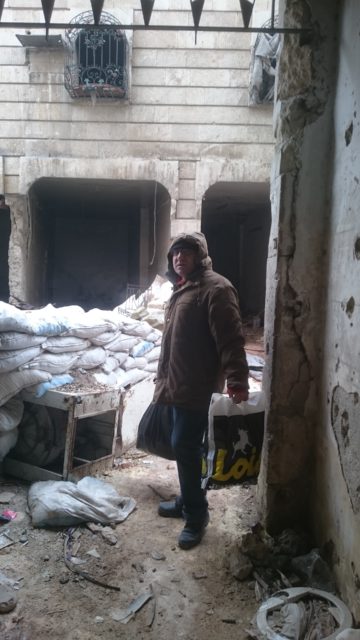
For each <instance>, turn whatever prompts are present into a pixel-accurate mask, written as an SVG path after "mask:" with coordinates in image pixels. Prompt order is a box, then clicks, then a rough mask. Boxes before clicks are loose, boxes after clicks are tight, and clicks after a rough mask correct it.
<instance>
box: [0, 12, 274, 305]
mask: <svg viewBox="0 0 360 640" xmlns="http://www.w3.org/2000/svg"><path fill="white" fill-rule="evenodd" d="M270 4H271V3H270V1H269V0H262V2H259V10H261V11H262V13H260V14H259V16H258V19H266V17H267V18H268V17H269V15H270V14H269V11H268V10H269V9H270ZM70 7H71V8H70ZM90 8H91V5H90V2H85V1H84V2H81V3H79V4H78V5H77V6H74V4H73V3H70V2H67V1H66V0H59V2H57V3H56V5H55V8H54V11H53V17H52V21H53V22H68V21H69V20H70V19H71V18H73V17H74V16H75V15H77V14H79V13H81V12H83V11H87V10H89V9H90ZM104 10H105V11H107V12H109V13H111V14H113V15H114V16H115V17H117V18H118V19H119V20H120V21H121V22H122V23H125V24H131V23H133V22H134V23H140V24H143V16H142V13H141V11H140V3H139V2H137V1H135V0H125V1H124V2H122V3H121V7H119V3H118V2H116V1H115V0H109V1H108V2H106V3H105V6H104ZM2 20H3V21H10V20H14V21H19V22H20V21H25V20H28V21H38V22H41V21H43V14H42V9H41V5H39V4H38V3H35V2H33V1H32V0H29V1H27V2H26V8H25V5H24V3H23V1H22V0H9V1H8V2H7V3H6V7H5V8H4V11H3V16H2ZM151 23H152V24H154V25H156V24H183V25H187V24H190V25H191V24H193V22H192V15H191V10H190V4H189V2H188V0H171V1H170V0H157V2H156V3H155V6H154V11H153V14H152V18H151ZM201 23H202V24H204V25H221V24H224V25H239V26H241V25H242V19H241V14H240V11H239V2H238V0H223V2H221V3H218V2H215V1H213V0H207V2H206V3H205V7H204V11H203V15H202V18H201ZM16 32H18V33H24V30H21V29H14V30H13V31H11V30H5V29H2V30H1V40H0V122H1V127H0V156H2V158H3V163H2V164H1V166H2V167H3V170H2V171H0V180H1V181H2V183H3V191H5V193H6V194H7V200H8V203H9V204H10V205H11V207H12V213H13V217H18V216H22V215H23V209H24V208H25V207H26V202H25V196H26V194H27V192H28V190H29V188H30V187H31V185H32V184H33V183H34V182H35V181H36V180H38V179H39V178H41V177H44V176H45V177H53V176H56V177H59V178H61V177H68V176H69V175H72V173H73V172H75V174H76V177H80V178H82V177H86V178H90V179H91V178H92V177H93V176H96V177H99V176H100V177H103V178H108V177H111V178H115V177H116V178H118V179H128V178H129V175H131V179H134V180H137V179H143V176H144V173H145V174H146V175H147V176H148V177H149V179H155V180H158V181H159V182H160V184H163V185H164V186H165V188H166V189H167V190H168V191H169V193H170V196H171V199H172V208H171V221H172V228H171V233H173V234H174V233H177V232H178V231H179V230H186V229H196V228H197V229H198V228H199V227H200V222H199V218H200V214H201V199H202V196H203V194H204V192H205V191H206V189H207V188H209V186H211V185H212V184H214V182H216V180H218V179H223V180H230V181H238V180H239V181H242V180H245V181H248V182H249V181H250V182H251V181H256V182H261V181H268V180H269V168H270V162H271V156H272V151H273V132H272V109H271V107H270V106H258V107H249V106H248V94H249V91H248V88H249V66H250V45H251V36H250V35H249V34H240V35H239V34H231V33H201V32H200V33H198V35H197V44H196V45H195V39H194V33H192V32H176V31H175V32H174V31H173V32H169V31H168V32H166V31H164V32H163V31H161V32H153V31H148V32H140V31H134V32H132V31H130V30H128V31H126V34H127V37H128V39H129V41H130V51H131V65H130V66H131V86H130V95H129V100H125V101H110V102H106V101H104V100H103V101H101V100H97V101H96V102H95V103H92V102H91V100H76V99H75V100H74V99H72V98H71V97H70V96H69V94H68V93H67V91H66V89H65V87H64V75H63V74H64V51H63V50H62V49H60V50H44V49H43V50H42V49H40V48H38V49H34V48H31V49H29V48H28V49H27V48H24V47H22V46H21V45H20V42H19V41H18V40H17V38H16V36H15V33H16ZM33 33H36V34H39V33H42V32H39V31H36V32H35V31H34V32H33ZM51 33H54V34H55V32H51ZM169 161H170V162H171V164H173V165H174V164H175V165H176V167H175V173H176V175H175V176H174V172H173V170H172V169H171V170H170V173H169V174H167V172H166V170H165V171H164V168H163V167H164V163H165V164H166V162H169ZM99 165H100V166H99ZM19 196H22V197H21V198H20V199H19ZM20 201H22V202H20ZM19 244H20V243H19V241H18V240H15V241H13V242H12V244H11V247H12V249H14V248H15V246H19ZM11 260H12V261H14V262H16V261H17V257H16V256H13V255H11ZM18 280H19V275H18V274H17V275H14V269H13V268H11V288H12V291H13V292H15V291H16V292H17V294H18V295H19V297H21V294H22V292H23V290H24V289H26V286H25V284H24V283H23V282H18Z"/></svg>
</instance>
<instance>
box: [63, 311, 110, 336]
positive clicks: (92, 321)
mask: <svg viewBox="0 0 360 640" xmlns="http://www.w3.org/2000/svg"><path fill="white" fill-rule="evenodd" d="M116 330H117V325H116V324H115V322H111V321H110V320H104V319H103V318H102V317H101V316H100V315H99V314H98V313H97V312H96V311H94V310H93V311H88V312H87V313H83V314H78V315H77V316H75V315H74V317H73V318H72V319H71V324H70V326H69V329H68V331H67V335H70V336H77V337H78V338H89V339H90V338H93V337H94V336H98V335H100V334H101V333H104V331H116Z"/></svg>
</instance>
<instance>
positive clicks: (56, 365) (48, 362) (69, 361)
mask: <svg viewBox="0 0 360 640" xmlns="http://www.w3.org/2000/svg"><path fill="white" fill-rule="evenodd" d="M78 357H79V354H78V353H71V352H70V353H46V352H44V353H42V354H41V355H40V356H38V357H37V358H34V360H31V362H28V363H27V364H24V365H22V366H21V367H20V368H21V369H22V370H25V369H40V370H41V371H48V372H49V373H51V374H53V375H56V374H58V373H66V372H67V371H69V369H71V367H72V366H74V364H75V363H76V361H77V359H78Z"/></svg>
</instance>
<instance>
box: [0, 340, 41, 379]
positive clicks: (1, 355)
mask: <svg viewBox="0 0 360 640" xmlns="http://www.w3.org/2000/svg"><path fill="white" fill-rule="evenodd" d="M40 353H41V347H40V346H38V347H29V348H28V349H17V350H15V351H0V373H7V372H9V371H15V369H19V368H20V367H21V366H22V365H25V364H26V363H27V362H30V360H33V358H36V356H38V355H39V354H40ZM37 368H38V369H39V367H37ZM40 368H41V367H40Z"/></svg>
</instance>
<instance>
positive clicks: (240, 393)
mask: <svg viewBox="0 0 360 640" xmlns="http://www.w3.org/2000/svg"><path fill="white" fill-rule="evenodd" d="M228 394H229V398H231V399H232V401H233V403H234V404H240V402H246V400H248V399H249V391H248V390H247V389H228Z"/></svg>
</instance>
